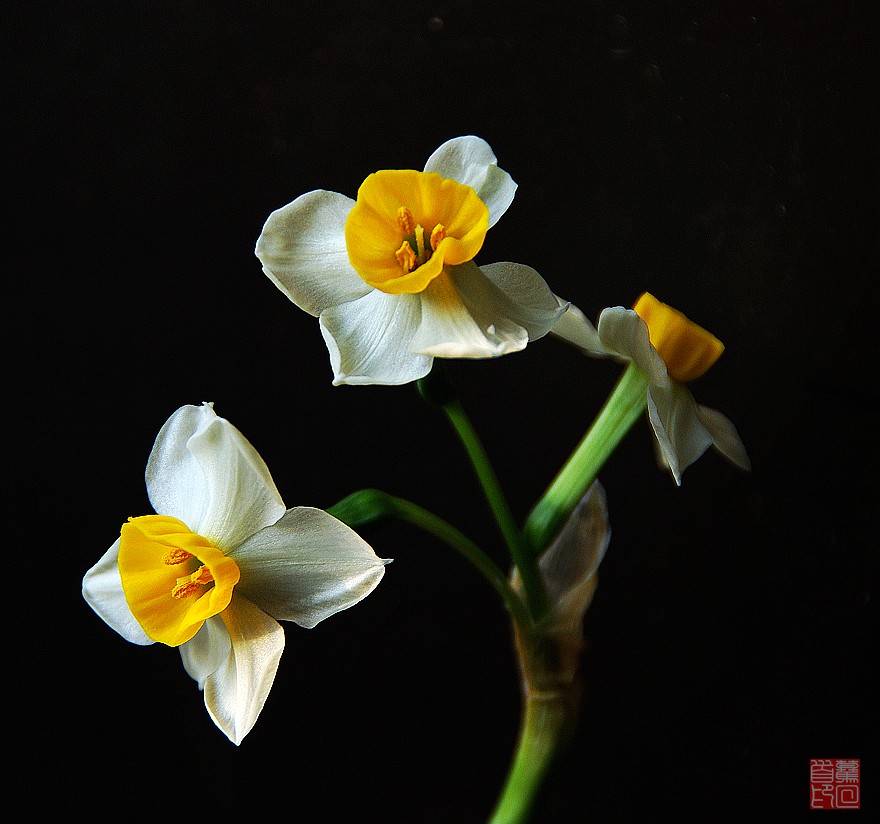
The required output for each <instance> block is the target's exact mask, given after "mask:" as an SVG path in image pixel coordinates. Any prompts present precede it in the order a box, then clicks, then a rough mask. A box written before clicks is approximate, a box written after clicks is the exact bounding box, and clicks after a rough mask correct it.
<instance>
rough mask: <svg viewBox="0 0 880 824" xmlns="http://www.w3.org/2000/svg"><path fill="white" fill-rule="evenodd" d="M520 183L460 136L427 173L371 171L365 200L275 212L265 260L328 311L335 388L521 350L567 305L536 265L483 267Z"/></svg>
mask: <svg viewBox="0 0 880 824" xmlns="http://www.w3.org/2000/svg"><path fill="white" fill-rule="evenodd" d="M515 190H516V184H515V183H514V182H513V180H512V179H511V177H510V175H508V174H507V173H506V172H504V171H502V170H501V169H499V168H498V166H497V165H496V159H495V155H494V154H493V153H492V150H491V149H490V147H489V145H488V144H487V143H486V142H485V141H484V140H481V139H480V138H477V137H459V138H455V139H453V140H450V141H448V142H446V143H444V144H443V145H442V146H441V147H440V148H439V149H437V150H436V151H435V152H434V153H433V154H432V155H431V157H430V158H429V159H428V162H427V163H426V164H425V169H424V171H422V172H418V171H414V170H410V169H406V170H399V169H394V170H385V171H379V172H376V173H374V174H371V175H370V176H369V177H368V178H367V179H366V180H365V181H364V182H363V184H361V187H360V189H359V190H358V195H357V201H354V200H351V199H350V198H348V197H346V196H345V195H341V194H338V193H336V192H327V191H322V190H319V191H313V192H308V193H307V194H304V195H301V196H300V197H298V198H297V199H296V200H294V201H293V202H292V203H289V204H288V205H287V206H284V207H283V208H281V209H278V210H277V211H275V212H273V213H272V214H271V215H270V216H269V219H268V220H267V221H266V224H265V226H264V227H263V232H262V234H261V235H260V238H259V240H258V241H257V247H256V255H257V257H258V258H259V259H260V261H261V262H262V264H263V271H264V272H265V273H266V274H267V275H268V276H269V278H270V279H271V280H272V282H273V283H275V285H276V286H278V288H279V289H281V291H282V292H284V294H285V295H287V297H288V298H290V300H292V301H293V302H294V303H295V304H296V305H297V306H299V307H300V308H301V309H304V310H305V311H306V312H309V313H310V314H312V315H314V316H316V317H318V318H319V321H320V327H321V332H322V334H323V336H324V341H325V343H326V344H327V349H328V350H329V352H330V362H331V365H332V367H333V375H334V380H333V382H334V384H343V383H347V384H370V383H375V384H402V383H408V382H410V381H413V380H417V379H418V378H421V377H424V376H425V375H426V374H427V373H428V372H429V371H430V369H431V364H432V362H433V358H435V357H441V358H491V357H497V356H499V355H504V354H507V353H509V352H516V351H518V350H520V349H523V348H525V346H526V344H527V343H528V342H529V341H530V340H535V339H536V338H540V337H542V336H543V335H545V334H547V332H548V331H549V330H550V328H551V326H552V325H553V324H554V323H555V322H556V320H557V319H558V318H559V316H560V315H561V313H562V312H563V311H564V306H563V307H560V306H559V304H558V302H557V301H556V299H555V298H554V296H553V294H552V292H551V291H550V289H549V287H548V286H547V284H546V283H545V282H544V280H543V279H542V278H541V277H540V275H538V273H537V272H535V270H534V269H531V268H530V267H528V266H523V265H521V264H517V263H494V264H490V265H488V266H483V267H478V266H477V265H476V263H474V257H475V256H476V254H477V253H478V252H479V251H480V248H481V247H482V245H483V240H484V239H485V237H486V232H487V230H488V229H489V228H490V227H491V226H493V225H494V224H495V222H496V221H497V220H498V218H500V217H501V215H503V214H504V212H505V211H506V210H507V207H508V206H509V205H510V203H511V201H512V200H513V195H514V192H515Z"/></svg>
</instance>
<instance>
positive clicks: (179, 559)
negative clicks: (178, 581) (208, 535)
mask: <svg viewBox="0 0 880 824" xmlns="http://www.w3.org/2000/svg"><path fill="white" fill-rule="evenodd" d="M192 557H193V555H192V553H191V552H187V551H186V550H185V549H181V548H180V547H176V546H175V547H172V548H171V549H169V550H168V552H166V553H165V555H164V557H163V558H162V563H163V564H166V565H168V566H177V564H182V563H185V562H186V561H188V560H189V559H190V558H192Z"/></svg>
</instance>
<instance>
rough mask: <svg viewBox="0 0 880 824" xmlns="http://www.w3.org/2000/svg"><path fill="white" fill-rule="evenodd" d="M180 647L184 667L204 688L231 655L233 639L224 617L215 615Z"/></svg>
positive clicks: (201, 687)
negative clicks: (210, 677)
mask: <svg viewBox="0 0 880 824" xmlns="http://www.w3.org/2000/svg"><path fill="white" fill-rule="evenodd" d="M178 649H179V650H180V657H181V659H182V660H183V668H184V669H185V670H186V672H187V674H188V675H189V677H190V678H193V679H194V680H195V681H197V682H198V685H199V689H200V690H203V689H204V688H205V682H206V681H207V680H208V677H209V676H211V675H213V674H214V673H215V672H217V670H218V669H220V667H222V666H223V664H224V663H225V662H226V660H227V658H228V657H229V652H230V650H231V649H232V641H230V640H229V631H228V630H227V629H226V624H224V623H223V619H222V618H221V617H220V616H219V615H215V616H213V617H212V618H209V619H208V620H207V621H205V623H204V624H202V628H201V629H200V630H199V631H198V632H197V633H196V634H195V635H194V636H193V637H192V638H190V640H189V641H187V642H186V643H185V644H181V645H180V646H179V647H178Z"/></svg>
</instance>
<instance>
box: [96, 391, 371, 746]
mask: <svg viewBox="0 0 880 824" xmlns="http://www.w3.org/2000/svg"><path fill="white" fill-rule="evenodd" d="M146 481H147V492H148V493H149V497H150V502H151V503H152V505H153V508H154V509H155V510H156V512H157V513H160V514H157V515H144V516H141V517H137V518H130V519H129V520H128V522H127V523H125V524H124V525H123V527H122V531H121V535H120V537H119V538H118V539H117V540H116V542H115V543H114V544H113V545H112V546H111V547H110V549H109V550H108V551H107V552H106V553H105V554H104V556H103V557H102V558H101V560H100V561H98V563H97V564H96V565H95V566H94V567H92V568H91V569H90V570H89V571H88V572H87V573H86V575H85V578H84V579H83V596H84V597H85V599H86V601H88V603H89V605H90V606H91V607H92V609H94V610H95V612H97V613H98V615H99V616H100V617H101V618H103V619H104V620H105V621H106V622H107V623H108V624H109V625H110V626H111V627H112V628H113V629H115V630H116V631H117V632H118V633H119V634H120V635H122V637H123V638H125V639H126V640H128V641H131V642H132V643H135V644H144V645H146V644H152V643H154V642H160V643H163V644H167V645H168V646H171V647H178V648H179V649H180V654H181V657H182V658H183V665H184V667H185V668H186V671H187V672H188V673H189V675H190V676H192V677H193V678H194V679H195V680H196V681H197V682H198V684H199V688H200V689H202V690H204V693H205V705H206V707H207V708H208V712H209V713H210V715H211V718H212V719H213V720H214V722H215V723H216V724H217V726H218V727H219V728H220V729H221V730H222V731H223V732H224V733H225V734H226V735H227V736H228V737H229V739H230V740H231V741H233V742H234V743H235V744H239V743H240V742H241V740H242V739H243V738H244V736H245V735H247V733H248V732H249V731H250V730H251V728H252V727H253V725H254V723H255V722H256V720H257V716H258V715H259V713H260V711H261V710H262V708H263V704H264V703H265V701H266V697H267V696H268V694H269V690H270V688H271V686H272V682H273V680H274V678H275V673H276V670H277V668H278V662H279V660H280V658H281V653H282V651H283V649H284V631H283V630H282V628H281V626H280V625H279V624H278V620H285V621H294V622H295V623H297V624H299V625H300V626H303V627H309V628H311V627H314V626H315V625H316V624H318V623H319V622H320V621H323V620H324V619H325V618H328V617H330V616H331V615H333V614H334V613H336V612H339V611H340V610H343V609H347V608H348V607H350V606H353V605H354V604H356V603H357V602H358V601H360V600H361V599H363V598H365V597H366V596H367V595H369V593H370V592H372V591H373V589H374V588H375V587H376V586H377V584H378V583H379V581H380V580H381V579H382V576H383V574H384V565H385V564H386V563H387V561H384V560H381V559H380V558H377V557H376V555H375V553H374V552H373V550H372V549H371V548H370V546H369V545H368V544H367V543H366V542H365V541H364V540H363V539H361V538H360V537H359V536H358V535H357V534H356V533H355V532H354V531H352V530H351V529H350V528H349V527H347V526H346V525H345V524H343V523H341V522H340V521H338V520H336V519H335V518H333V517H332V516H330V515H328V514H327V513H326V512H324V511H323V510H320V509H312V508H309V507H296V508H294V509H287V510H286V509H285V506H284V503H283V501H282V500H281V496H280V495H279V494H278V490H277V489H276V488H275V484H274V482H273V481H272V477H271V475H270V474H269V470H268V468H267V467H266V465H265V463H264V462H263V460H262V458H261V457H260V456H259V455H258V454H257V452H256V450H255V449H254V448H253V446H251V444H250V443H249V442H248V441H247V440H246V439H245V438H244V436H243V435H242V434H241V433H240V432H239V431H238V430H237V429H236V428H235V427H234V426H232V424H230V423H229V421H227V420H225V419H224V418H220V417H218V416H217V415H216V414H215V413H214V410H213V408H212V407H211V405H209V404H204V405H202V406H184V407H181V408H180V409H178V410H177V412H175V413H174V414H173V415H172V416H171V417H170V418H169V419H168V421H167V422H166V423H165V425H164V426H163V427H162V429H161V431H160V432H159V435H158V437H157V438H156V443H155V445H154V446H153V451H152V453H151V454H150V458H149V461H148V463H147V471H146ZM276 619H277V620H276Z"/></svg>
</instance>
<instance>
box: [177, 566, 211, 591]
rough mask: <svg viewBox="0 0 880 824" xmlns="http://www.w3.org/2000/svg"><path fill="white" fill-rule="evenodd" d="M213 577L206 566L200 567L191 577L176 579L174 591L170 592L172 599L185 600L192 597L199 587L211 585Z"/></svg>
mask: <svg viewBox="0 0 880 824" xmlns="http://www.w3.org/2000/svg"><path fill="white" fill-rule="evenodd" d="M213 581H214V576H213V575H212V574H211V570H210V569H208V567H206V566H204V565H203V566H200V567H199V568H198V569H197V570H196V571H195V572H194V573H193V574H192V575H190V576H189V577H184V578H178V579H177V584H176V586H175V587H174V589H172V590H171V597H172V598H186V597H187V596H189V595H194V594H195V593H196V592H198V591H199V587H203V586H205V585H206V584H210V583H213Z"/></svg>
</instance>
